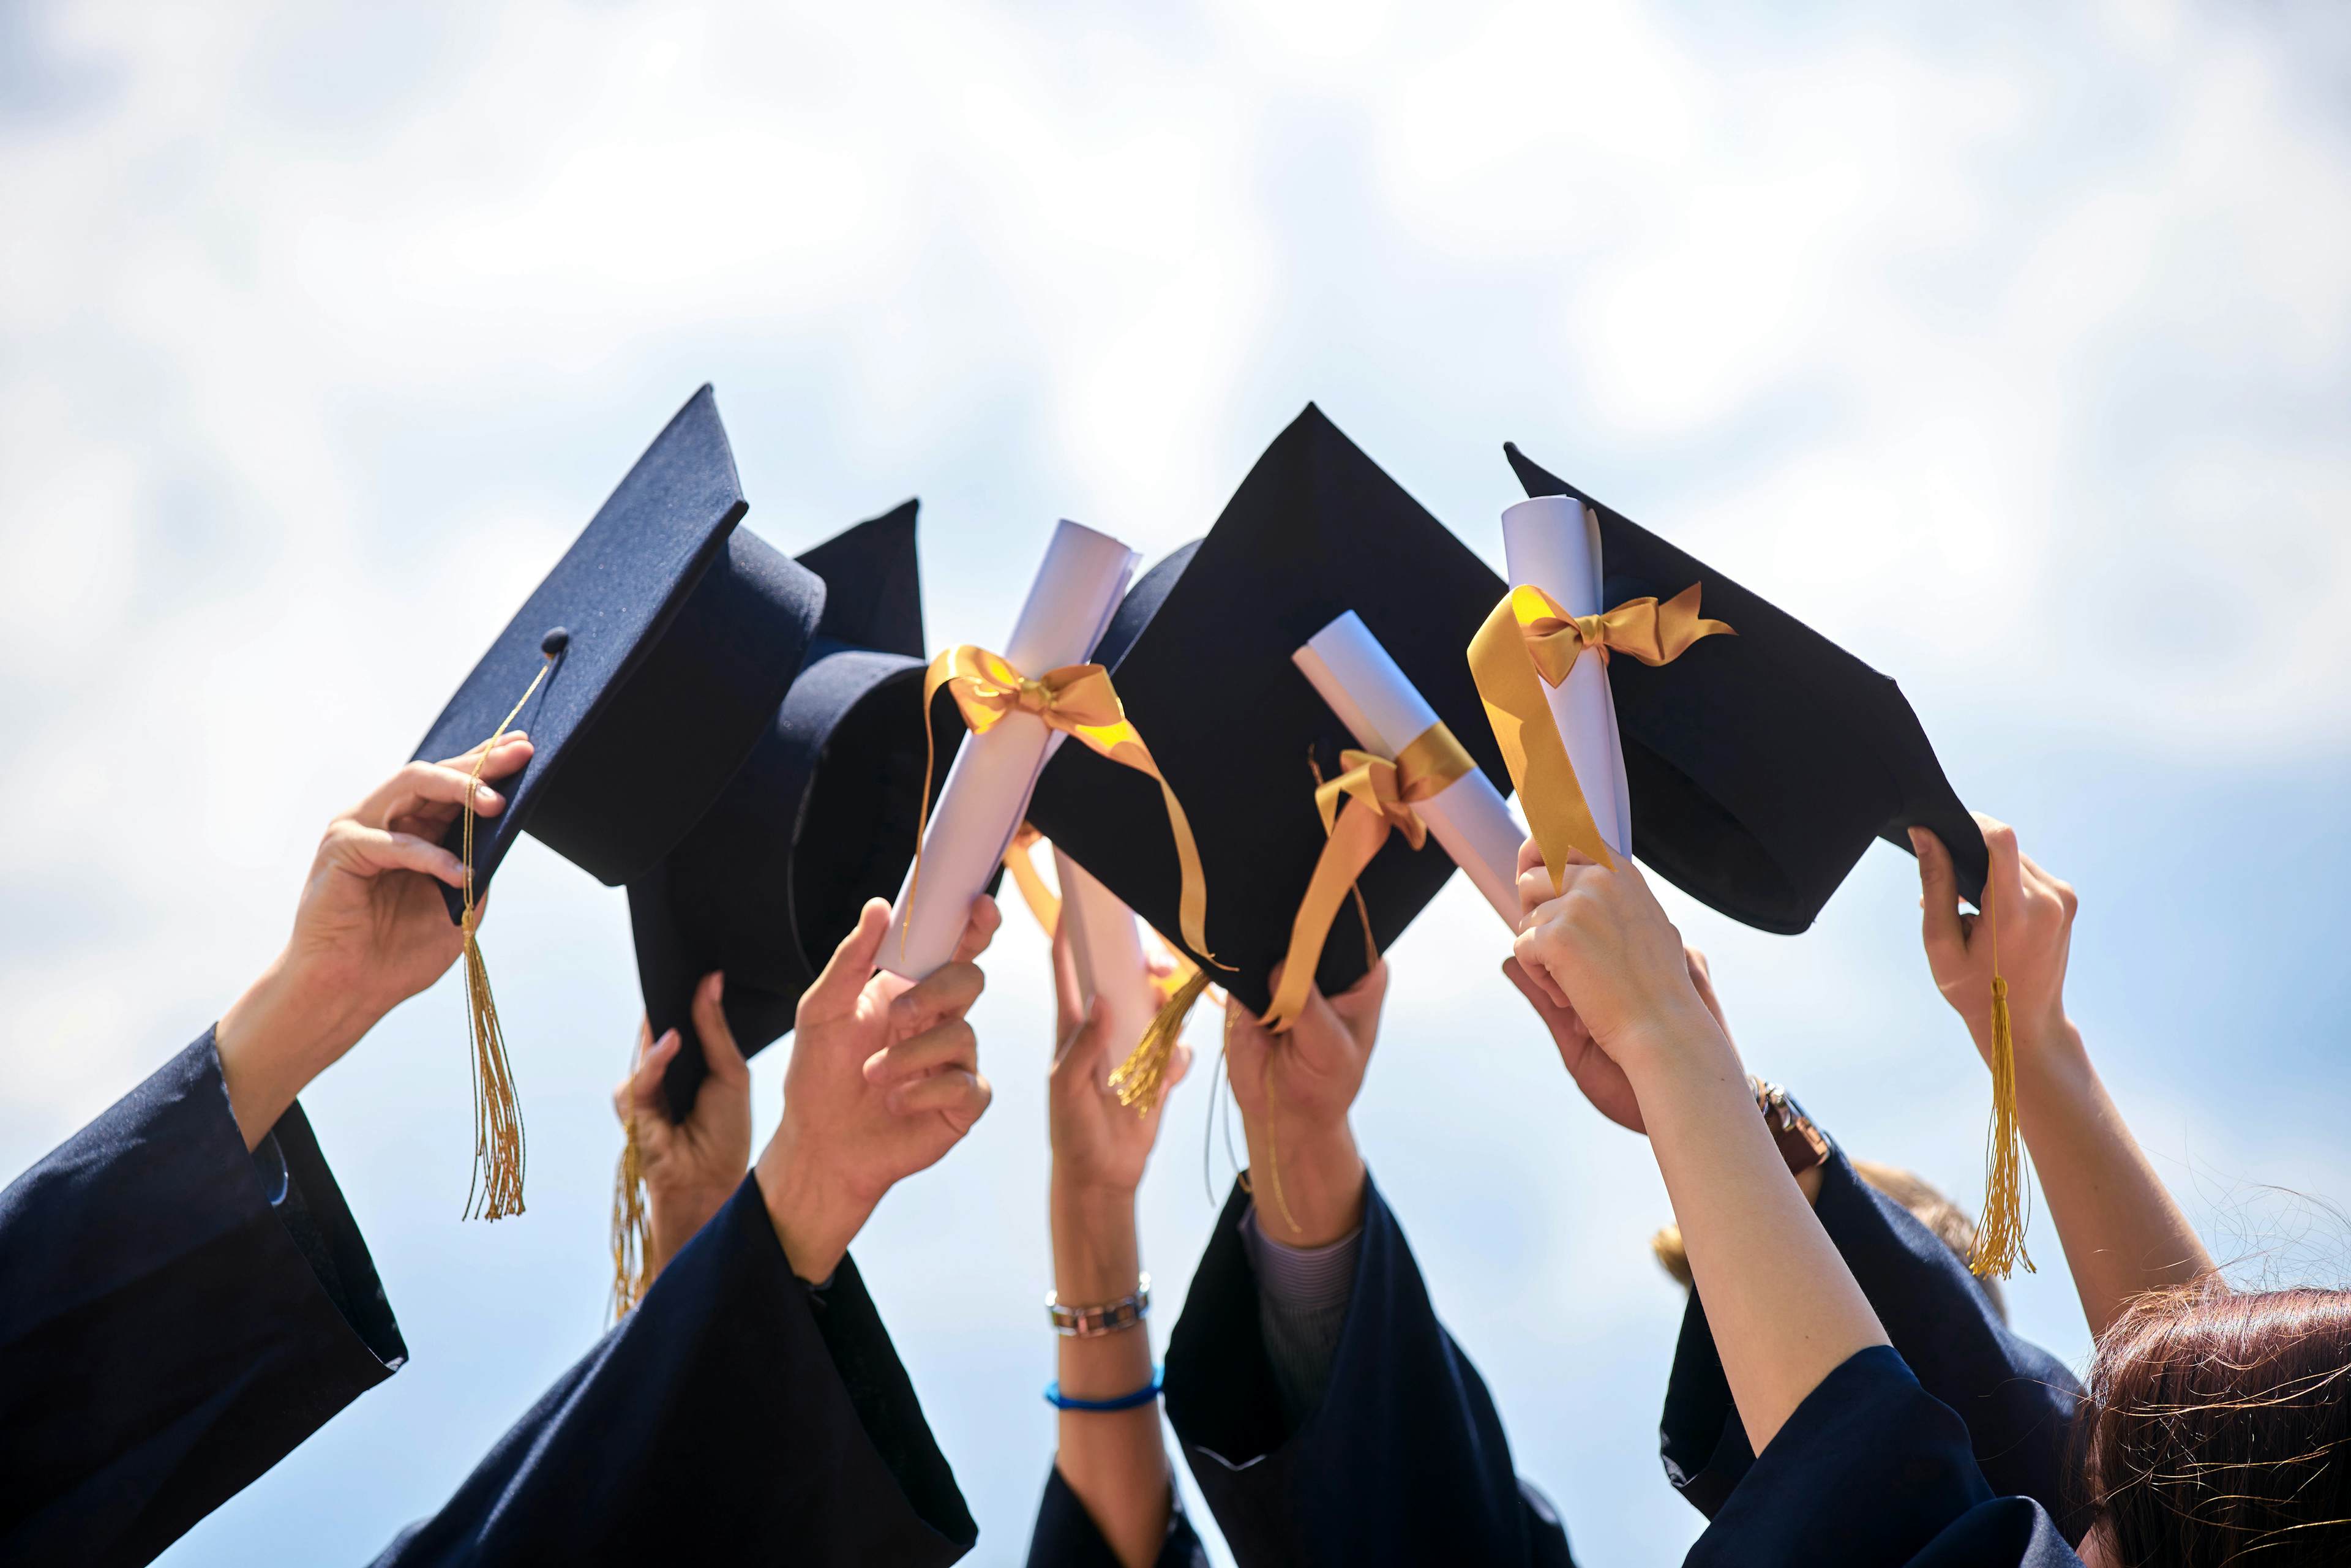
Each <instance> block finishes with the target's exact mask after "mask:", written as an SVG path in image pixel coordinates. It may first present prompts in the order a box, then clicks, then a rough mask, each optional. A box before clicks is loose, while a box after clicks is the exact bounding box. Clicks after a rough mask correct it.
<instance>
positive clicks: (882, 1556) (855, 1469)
mask: <svg viewBox="0 0 2351 1568" xmlns="http://www.w3.org/2000/svg"><path fill="white" fill-rule="evenodd" d="M977 1534H978V1529H977V1526H976V1525H974V1524H973V1522H972V1519H971V1515H970V1513H969V1511H967V1509H966V1508H965V1506H964V1500H963V1494H962V1493H961V1492H960V1491H959V1490H956V1483H955V1477H954V1474H953V1473H952V1472H951V1471H950V1470H949V1469H947V1463H946V1458H944V1457H943V1456H942V1455H941V1454H940V1453H939V1450H938V1447H937V1445H936V1444H935V1443H934V1442H933V1441H932V1440H931V1431H930V1427H929V1425H928V1424H927V1423H926V1422H925V1420H924V1419H923V1412H922V1407H921V1406H919V1405H918V1404H916V1402H915V1399H914V1386H913V1385H912V1384H910V1383H909V1382H908V1381H907V1378H906V1373H905V1369H904V1367H903V1366H901V1365H900V1364H899V1362H898V1357H897V1354H896V1353H895V1351H893V1349H892V1348H891V1344H890V1336H889V1334H888V1333H887V1332H886V1331H885V1330H884V1329H883V1326H882V1320H881V1318H880V1316H879V1315H878V1314H877V1313H876V1312H874V1310H873V1302H872V1299H871V1298H869V1297H868V1296H867V1295H866V1293H865V1287H864V1284H863V1283H862V1281H860V1280H859V1278H858V1275H857V1266H856V1264H855V1263H853V1262H852V1261H851V1260H848V1259H846V1258H844V1259H842V1260H841V1268H840V1269H839V1270H838V1271H836V1272H835V1274H834V1275H833V1278H832V1280H831V1283H829V1284H827V1285H825V1286H824V1287H823V1288H822V1289H820V1290H811V1289H810V1287H809V1286H808V1285H807V1284H805V1283H804V1282H802V1281H800V1280H799V1279H797V1278H795V1277H794V1276H793V1274H792V1271H791V1267H790V1265H789V1263H787V1262H786V1261H785V1259H784V1249H783V1248H782V1246H781V1245H780V1244H779V1243H778V1241H777V1239H776V1232H775V1228H774V1227H773V1226H772V1225H771V1224H770V1223H769V1222H768V1210H767V1206H766V1205H765V1204H764V1203H763V1202H762V1201H761V1199H760V1197H759V1189H758V1183H757V1182H756V1181H755V1180H753V1179H751V1178H749V1177H746V1178H745V1180H744V1182H743V1185H742V1186H739V1187H737V1189H736V1191H735V1196H734V1197H731V1198H729V1199H728V1200H727V1202H726V1207H724V1208H722V1209H720V1210H719V1211H718V1213H717V1215H716V1216H715V1217H714V1218H712V1219H711V1221H710V1222H709V1223H708V1224H707V1225H705V1226H704V1227H703V1228H702V1229H701V1230H700V1231H699V1232H698V1233H697V1234H696V1235H695V1238H694V1239H693V1240H692V1241H689V1242H688V1243H687V1244H686V1245H685V1246H684V1248H683V1249H680V1250H679V1252H678V1254H677V1256H676V1257H674V1258H673V1259H672V1260H670V1263H669V1266H668V1267H667V1268H665V1269H664V1270H662V1272H661V1277H660V1278H659V1279H657V1280H655V1281H653V1289H652V1290H651V1291H648V1292H646V1295H645V1299H644V1300H643V1301H642V1302H641V1303H640V1304H639V1305H638V1307H637V1309H636V1311H634V1312H631V1313H630V1314H629V1315H628V1316H627V1317H626V1318H624V1319H622V1321H621V1322H620V1324H619V1325H618V1326H617V1327H615V1328H613V1329H612V1330H611V1333H607V1334H606V1335H605V1336H604V1337H603V1338H602V1339H601V1340H600V1341H599V1342H598V1343H597V1344H596V1346H595V1348H594V1349H592V1350H591V1351H590V1352H589V1353H588V1354H587V1355H586V1356H585V1357H583V1358H582V1359H581V1360H580V1362H579V1363H578V1364H576V1365H574V1366H573V1367H572V1368H571V1369H570V1370H569V1372H567V1373H565V1374H564V1375H563V1376H562V1377H560V1378H559V1379H558V1380H557V1382H556V1384H555V1385H554V1387H552V1388H550V1389H549V1391H548V1392H547V1394H546V1395H545V1396H543V1397H542V1398H541V1399H540V1400H539V1401H538V1404H537V1405H535V1406H532V1407H531V1409H530V1411H529V1413H528V1414H527V1415H526V1416H523V1418H522V1419H521V1421H519V1422H518V1423H517V1424H516V1426H515V1427H514V1428H513V1429H512V1430H511V1431H509V1432H507V1435H506V1436H505V1437H502V1438H500V1439H499V1441H498V1444H497V1446H496V1448H492V1449H491V1450H490V1453H489V1455H488V1457H487V1458H485V1459H483V1461H482V1462H481V1464H480V1465H479V1466H478V1467H477V1468H476V1469H475V1471H474V1473H473V1474H472V1475H471V1476H470V1477H468V1478H467V1479H466V1480H465V1484H464V1485H462V1486H461V1487H459V1488H458V1490H457V1493H456V1495H455V1497H453V1498H452V1499H450V1500H449V1503H448V1505H447V1506H446V1507H444V1509H443V1510H442V1511H440V1513H438V1514H437V1515H435V1516H434V1518H432V1519H430V1520H427V1521H423V1523H421V1524H418V1525H415V1526H413V1527H411V1528H410V1529H409V1530H408V1531H406V1532H405V1533H404V1534H403V1535H402V1537H401V1538H400V1539H399V1540H398V1541H396V1542H393V1543H392V1546H391V1547H390V1548H389V1549H388V1550H386V1551H385V1552H384V1553H383V1554H382V1555H381V1557H379V1558H378V1559H377V1560H376V1561H377V1563H378V1564H379V1568H393V1565H397V1568H418V1565H422V1564H459V1563H465V1564H475V1563H565V1564H570V1565H580V1564H592V1563H626V1564H629V1565H630V1568H643V1565H644V1564H646V1563H810V1564H816V1563H892V1564H908V1565H913V1568H920V1565H922V1564H925V1563H952V1562H954V1561H955V1560H956V1559H957V1558H959V1557H961V1556H962V1555H963V1554H964V1553H965V1552H967V1551H969V1550H970V1549H971V1544H972V1542H973V1540H974V1539H975V1537H977Z"/></svg>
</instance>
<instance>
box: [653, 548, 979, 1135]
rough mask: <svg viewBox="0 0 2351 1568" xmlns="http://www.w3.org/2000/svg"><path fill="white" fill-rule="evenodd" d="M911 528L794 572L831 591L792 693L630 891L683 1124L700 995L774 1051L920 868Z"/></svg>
mask: <svg viewBox="0 0 2351 1568" xmlns="http://www.w3.org/2000/svg"><path fill="white" fill-rule="evenodd" d="M914 520H915V504H914V502H912V501H908V502H906V503H905V504H904V506H901V507H896V508H895V509H893V510H892V511H890V512H887V513H885V514H883V516H881V517H875V518H872V519H871V520H870V521H867V522H863V523H860V524H858V525H857V526H856V527H854V528H850V529H848V530H847V531H845V532H843V533H841V534H838V535H836V536H835V537H833V538H830V539H828V540H826V541H825V542H824V543H822V544H820V545H818V546H816V547H815V548H814V549H810V550H807V551H805V552H803V553H802V554H801V555H800V556H799V561H800V564H802V565H803V566H806V567H808V568H810V570H814V571H816V572H817V573H818V574H819V575H820V576H821V577H822V578H823V579H824V582H825V601H824V603H825V608H824V620H823V622H822V624H821V626H820V628H819V630H818V633H817V638H816V641H815V643H813V644H811V646H810V649H809V653H808V657H807V659H806V661H805V663H804V664H802V666H801V668H800V672H799V675H798V676H797V677H796V678H795V679H794V680H793V682H792V684H791V687H790V689H789V691H788V692H786V693H785V694H784V698H783V701H782V702H781V704H780V705H778V707H777V709H776V711H775V712H774V713H773V714H772V715H771V716H769V721H768V726H767V727H766V728H765V729H764V730H763V731H762V732H761V734H760V736H759V738H758V742H757V743H756V744H755V745H754V746H753V747H752V748H751V754H750V756H749V757H748V758H746V759H745V761H744V763H743V766H742V767H741V768H739V769H737V772H736V774H735V777H734V778H733V779H730V780H729V781H728V783H727V785H726V788H725V789H723V790H721V791H720V793H719V796H718V799H717V800H716V801H715V802H714V803H713V804H712V805H711V807H710V809H709V810H706V811H705V812H704V813H703V815H702V817H701V819H700V820H699V821H696V822H695V824H694V826H693V827H692V828H690V829H688V830H687V831H686V833H685V835H684V837H683V838H682V839H680V840H679V841H678V842H677V843H676V844H675V845H674V846H673V847H672V848H671V850H670V851H669V852H668V853H667V854H665V855H664V856H663V857H662V858H661V860H660V861H659V862H657V863H656V864H655V865H654V866H653V868H652V869H651V870H650V871H648V872H647V873H645V874H644V875H643V876H641V877H638V878H636V879H634V880H632V882H631V883H629V924H630V927H631V930H632V934H633V935H634V937H635V940H636V948H637V976H638V979H639V981H640V982H641V983H642V985H643V988H644V998H645V1016H646V1018H647V1019H649V1020H650V1022H651V1023H652V1026H653V1034H654V1036H655V1037H656V1038H658V1037H659V1036H660V1035H661V1034H662V1033H663V1032H664V1031H665V1030H671V1029H674V1030H677V1031H678V1032H679V1035H680V1037H681V1047H680V1050H679V1051H678V1054H677V1056H676V1058H675V1059H674V1061H671V1063H670V1066H669V1071H668V1074H667V1082H666V1088H667V1092H668V1096H669V1103H670V1110H671V1113H672V1116H673V1118H675V1117H678V1116H683V1115H684V1113H685V1112H686V1111H688V1110H689V1109H691V1108H692V1106H693V1104H694V1098H695V1092H696V1091H697V1089H698V1088H699V1086H700V1084H701V1082H702V1080H703V1078H704V1077H705V1076H706V1075H707V1072H708V1068H707V1066H706V1065H705V1059H704V1057H703V1053H702V1041H701V1039H700V1036H699V1035H698V1034H697V1033H696V1032H695V1025H694V1019H693V1016H692V1005H693V1000H694V991H695V987H696V986H698V985H699V984H700V983H701V981H702V977H704V976H705V975H706V974H709V973H710V972H711V971H712V970H714V969H716V970H722V971H724V972H725V974H726V1000H725V1004H724V1005H725V1009H726V1021H727V1027H728V1029H729V1030H731V1032H732V1033H733V1034H734V1037H735V1043H736V1045H737V1048H739V1049H740V1050H741V1051H743V1052H744V1054H746V1055H749V1054H751V1053H752V1052H755V1051H759V1050H761V1049H762V1048H763V1047H765V1046H768V1045H769V1044H771V1043H773V1042H774V1041H775V1040H778V1039H780V1038H781V1037H782V1036H783V1035H785V1034H787V1033H789V1031H790V1030H791V1028H792V1024H793V1020H794V1015H795V1013H796V1011H797V1009H798V1008H799V998H800V993H801V992H802V991H804V990H806V989H807V988H809V987H810V985H811V984H813V983H814V982H815V980H816V977H817V974H818V973H819V971H820V970H821V969H822V967H823V966H824V964H825V961H826V960H827V959H829V958H830V957H831V956H832V949H833V948H834V947H835V946H838V945H839V944H840V942H841V938H842V937H844V936H847V935H848V934H849V932H850V929H851V928H852V926H854V925H856V924H857V915H858V912H859V911H860V910H861V909H862V908H863V907H864V904H865V901H866V900H867V899H869V898H887V897H889V896H890V895H891V894H893V893H894V892H895V891H896V890H897V887H898V884H899V883H900V882H901V881H903V880H904V877H905V874H906V866H907V864H908V862H911V861H912V860H913V859H914V823H915V818H916V816H917V813H918V811H919V810H920V807H921V801H922V783H923V764H924V757H925V743H924V735H923V671H924V668H925V660H924V658H923V602H922V585H921V575H920V571H919V568H918V563H917V559H916V555H915V549H914ZM942 700H946V699H945V698H944V697H943V698H942ZM962 737H963V727H962V726H961V725H959V724H951V725H949V726H947V727H943V728H942V729H941V731H940V735H939V745H938V748H937V756H936V758H935V764H934V767H933V769H932V774H931V784H932V789H933V790H934V792H935V791H936V789H937V788H938V786H939V784H940V783H941V782H942V781H943V780H944V779H946V770H947V766H948V764H949V763H951V762H952V761H953V760H954V758H955V754H956V747H957V745H958V743H959V742H960V741H961V739H962Z"/></svg>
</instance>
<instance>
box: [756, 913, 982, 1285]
mask: <svg viewBox="0 0 2351 1568" xmlns="http://www.w3.org/2000/svg"><path fill="white" fill-rule="evenodd" d="M1002 921H1003V917H1002V916H1001V915H998V913H997V908H996V901H995V900H994V899H992V898H988V897H987V896H985V895H983V896H981V897H979V898H977V899H976V900H974V901H973V903H972V908H971V917H970V920H969V921H968V923H967V925H965V927H964V934H963V938H962V940H961V941H960V942H959V943H958V944H957V945H956V956H955V958H954V959H953V961H951V962H949V963H946V964H944V965H942V966H940V967H939V968H938V969H937V970H936V971H935V972H934V973H933V974H931V975H930V976H929V977H926V978H925V979H924V980H922V981H921V982H919V983H918V984H916V985H914V986H912V987H909V986H908V985H907V984H906V982H905V981H904V980H902V979H900V978H898V977H896V976H893V975H888V974H883V973H881V972H880V971H878V970H877V969H876V967H875V963H874V961H875V959H876V958H878V957H879V956H880V955H881V952H882V942H883V938H884V937H885V936H887V935H888V934H889V930H890V905H889V904H887V903H885V902H883V900H881V899H878V898H876V899H872V900H871V901H869V902H868V903H867V904H866V905H865V908H864V910H863V911H862V913H861V914H860V915H859V917H858V923H857V928H856V929H855V930H853V931H852V932H851V933H850V934H849V935H848V936H846V937H844V938H842V940H841V946H840V947H839V948H838V949H837V950H836V951H835V952H834V953H833V956H832V961H831V963H829V964H827V965H826V966H825V968H824V973H823V974H821V975H820V976H818V977H817V981H816V984H815V985H813V986H810V988H808V990H807V991H806V992H805V993H803V994H802V995H801V997H800V1003H799V1015H798V1021H797V1023H796V1024H795V1026H794V1032H793V1039H792V1060H791V1065H790V1066H789V1068H787V1069H786V1070H785V1073H784V1115H783V1121H782V1122H781V1124H778V1127H777V1128H776V1134H775V1136H774V1137H773V1138H771V1139H769V1140H768V1146H767V1148H766V1149H765V1150H764V1151H763V1152H762V1153H761V1154H760V1155H759V1163H758V1166H757V1167H756V1174H757V1176H758V1182H759V1191H760V1194H761V1196H762V1197H764V1198H765V1199H766V1200H767V1205H768V1218H770V1219H771V1220H773V1221H774V1223H775V1227H776V1235H777V1237H778V1239H780V1240H781V1241H782V1243H783V1248H784V1255H785V1257H786V1258H787V1259H788V1260H789V1261H790V1263H791V1266H792V1271H793V1272H794V1273H796V1274H798V1275H799V1277H800V1278H801V1279H803V1280H810V1281H822V1280H825V1279H828V1278H830V1277H831V1274H832V1271H833V1270H834V1269H835V1268H837V1267H839V1266H840V1263H841V1255H842V1254H843V1253H845V1252H846V1251H847V1250H848V1249H849V1243H850V1241H851V1239H852V1238H853V1237H855V1236H856V1234H857V1232H858V1230H859V1229H860V1228H862V1227H863V1226H864V1224H865V1221H866V1218H867V1217H868V1216H870V1215H871V1214H872V1212H873V1206H874V1205H875V1204H877V1203H879V1202H881V1200H882V1195H883V1193H886V1192H888V1191H889V1190H890V1188H891V1187H892V1186H894V1185H895V1184H896V1183H898V1182H899V1181H902V1180H904V1178H905V1177H907V1176H912V1175H914V1173H915V1172H916V1171H919V1170H925V1169H927V1168H928V1167H929V1166H933V1165H935V1164H936V1163H937V1162H938V1160H939V1157H940V1156H941V1155H945V1154H946V1152H947V1151H948V1150H949V1149H951V1148H953V1147H955V1145H956V1144H957V1143H959V1142H961V1141H962V1138H963V1135H964V1134H966V1133H968V1132H969V1131H971V1128H972V1124H974V1123H976V1122H977V1121H978V1120H979V1117H980V1114H981V1113H982V1112H984V1111H986V1110H987V1103H988V1100H989V1099H990V1097H991V1094H992V1092H991V1091H990V1090H989V1088H988V1085H987V1079H985V1078H983V1077H981V1076H980V1072H979V1048H978V1042H977V1039H976V1038H975V1037H974V1036H973V1034H972V1030H971V1026H970V1025H969V1024H967V1023H966V1022H965V1021H964V1015H965V1014H966V1013H967V1012H968V1011H969V1010H970V1009H971V1005H972V1003H974V1002H976V1001H977V1000H978V999H979V993H980V988H982V986H983V985H985V984H986V980H985V978H984V977H983V976H982V975H981V974H980V971H979V968H978V967H977V965H976V964H974V963H973V962H972V960H973V959H975V958H977V956H979V955H980V954H981V953H982V952H984V951H985V950H986V949H987V944H988V942H989V941H990V940H991V939H992V938H993V937H994V936H995V935H996V929H997V927H998V925H1001V924H1002Z"/></svg>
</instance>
